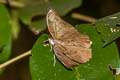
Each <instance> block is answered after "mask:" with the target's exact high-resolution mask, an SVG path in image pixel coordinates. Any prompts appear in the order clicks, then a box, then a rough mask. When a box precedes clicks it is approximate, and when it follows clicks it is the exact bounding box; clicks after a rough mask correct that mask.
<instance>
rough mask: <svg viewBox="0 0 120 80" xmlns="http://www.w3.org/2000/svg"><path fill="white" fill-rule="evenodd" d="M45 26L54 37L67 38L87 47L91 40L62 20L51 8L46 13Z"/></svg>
mask: <svg viewBox="0 0 120 80" xmlns="http://www.w3.org/2000/svg"><path fill="white" fill-rule="evenodd" d="M47 26H48V30H49V32H50V34H51V35H52V37H53V38H54V39H63V40H67V39H68V40H69V41H75V42H77V43H79V44H80V45H82V46H83V47H87V48H89V47H90V46H91V41H90V39H89V37H88V36H87V35H83V34H80V33H79V32H78V31H77V30H76V29H75V28H74V27H73V26H72V25H71V24H69V23H67V22H65V21H64V20H62V19H61V18H60V17H59V16H58V15H57V13H56V12H55V11H54V10H53V9H51V10H50V11H49V12H48V14H47Z"/></svg>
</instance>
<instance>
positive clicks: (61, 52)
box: [53, 45, 78, 69]
mask: <svg viewBox="0 0 120 80" xmlns="http://www.w3.org/2000/svg"><path fill="white" fill-rule="evenodd" d="M53 49H54V53H55V55H56V57H57V58H58V59H59V60H60V61H61V63H62V64H64V66H65V67H67V68H68V69H72V66H77V65H78V63H77V62H76V61H74V60H72V59H71V58H70V57H68V56H66V53H67V52H68V51H66V48H65V47H64V46H62V45H55V46H54V48H53Z"/></svg>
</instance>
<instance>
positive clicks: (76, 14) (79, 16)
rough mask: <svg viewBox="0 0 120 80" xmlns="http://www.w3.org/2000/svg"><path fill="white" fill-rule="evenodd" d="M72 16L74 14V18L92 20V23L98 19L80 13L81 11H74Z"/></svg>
mask: <svg viewBox="0 0 120 80" xmlns="http://www.w3.org/2000/svg"><path fill="white" fill-rule="evenodd" d="M71 16H72V17H73V18H76V19H80V20H83V21H87V22H90V23H93V22H95V21H96V19H95V18H92V17H89V16H86V15H83V14H79V13H72V15H71Z"/></svg>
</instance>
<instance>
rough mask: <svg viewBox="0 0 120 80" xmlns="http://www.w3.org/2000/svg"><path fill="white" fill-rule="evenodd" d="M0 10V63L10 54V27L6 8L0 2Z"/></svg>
mask: <svg viewBox="0 0 120 80" xmlns="http://www.w3.org/2000/svg"><path fill="white" fill-rule="evenodd" d="M0 10H1V12H0V48H2V51H1V53H0V63H2V62H4V61H6V60H8V58H9V56H10V54H11V42H12V41H11V40H12V33H11V30H12V29H11V25H10V19H9V15H8V12H7V9H6V8H5V6H4V5H3V4H1V3H0Z"/></svg>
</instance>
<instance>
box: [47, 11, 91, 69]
mask: <svg viewBox="0 0 120 80" xmlns="http://www.w3.org/2000/svg"><path fill="white" fill-rule="evenodd" d="M47 26H48V30H49V32H50V34H51V35H52V37H53V39H52V38H49V39H48V41H49V44H50V45H51V46H52V48H53V50H54V53H55V56H56V57H57V58H58V59H59V60H60V61H61V63H63V64H64V66H65V67H67V68H68V69H72V67H73V66H77V65H79V63H86V62H87V61H89V60H90V59H91V58H92V52H91V49H90V46H91V44H92V43H91V41H90V39H89V37H88V36H87V35H83V34H80V33H79V32H78V31H77V30H76V29H75V28H74V27H73V26H72V25H70V24H69V23H67V22H65V21H64V20H62V19H61V18H60V16H58V15H57V13H56V12H55V11H54V10H53V9H51V10H50V11H49V12H48V14H47Z"/></svg>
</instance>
